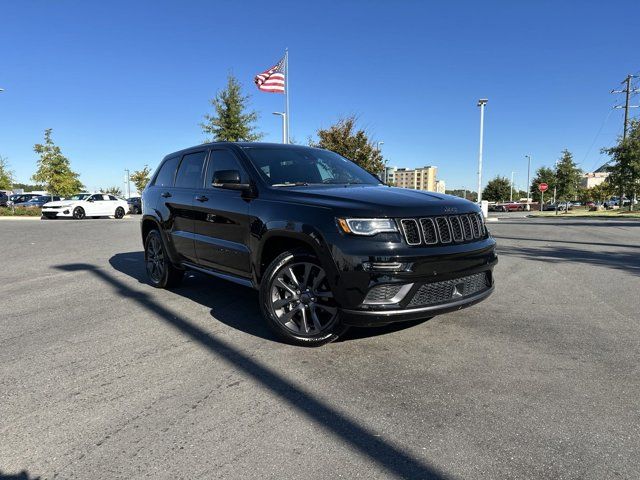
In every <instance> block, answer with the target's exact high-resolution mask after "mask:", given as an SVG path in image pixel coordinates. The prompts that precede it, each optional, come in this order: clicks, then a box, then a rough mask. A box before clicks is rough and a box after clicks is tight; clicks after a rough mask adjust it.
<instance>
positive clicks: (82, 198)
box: [67, 193, 91, 200]
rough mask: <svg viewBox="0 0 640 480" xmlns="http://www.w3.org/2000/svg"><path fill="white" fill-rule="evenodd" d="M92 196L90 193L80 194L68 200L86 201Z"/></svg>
mask: <svg viewBox="0 0 640 480" xmlns="http://www.w3.org/2000/svg"><path fill="white" fill-rule="evenodd" d="M89 196H91V194H90V193H78V194H77V195H73V196H71V197H69V198H67V200H84V199H85V198H87V197H89Z"/></svg>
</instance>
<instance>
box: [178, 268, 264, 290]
mask: <svg viewBox="0 0 640 480" xmlns="http://www.w3.org/2000/svg"><path fill="white" fill-rule="evenodd" d="M182 266H183V267H184V268H187V269H189V270H195V271H197V272H201V273H205V274H207V275H211V276H213V277H217V278H221V279H223V280H228V281H230V282H233V283H237V284H238V285H242V286H243V287H249V288H254V289H255V288H257V287H256V285H254V284H253V282H252V281H251V280H249V279H247V278H242V277H237V276H235V275H231V274H229V273H223V272H218V271H217V270H212V269H209V268H204V267H200V266H198V265H194V264H193V263H190V262H182Z"/></svg>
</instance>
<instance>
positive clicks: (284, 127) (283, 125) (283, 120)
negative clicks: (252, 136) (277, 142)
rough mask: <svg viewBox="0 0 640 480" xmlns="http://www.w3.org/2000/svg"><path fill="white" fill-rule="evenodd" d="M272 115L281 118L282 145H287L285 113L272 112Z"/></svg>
mask: <svg viewBox="0 0 640 480" xmlns="http://www.w3.org/2000/svg"><path fill="white" fill-rule="evenodd" d="M273 114H274V115H280V116H281V117H282V143H285V144H286V143H289V142H288V141H287V114H286V113H285V112H273Z"/></svg>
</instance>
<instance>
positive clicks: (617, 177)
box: [603, 120, 640, 210]
mask: <svg viewBox="0 0 640 480" xmlns="http://www.w3.org/2000/svg"><path fill="white" fill-rule="evenodd" d="M603 153H607V154H609V155H610V156H611V157H612V158H613V160H614V162H613V164H612V165H611V167H610V171H611V175H609V178H608V180H609V182H610V183H611V184H612V185H613V186H614V187H615V191H616V192H617V193H618V195H619V196H620V198H622V197H624V196H625V195H626V197H627V198H630V199H635V198H636V197H637V195H638V192H640V120H631V126H630V128H629V131H628V134H627V138H626V140H623V139H619V141H618V144H617V145H616V146H615V147H612V148H606V149H604V150H603ZM629 210H633V201H632V202H630V205H629Z"/></svg>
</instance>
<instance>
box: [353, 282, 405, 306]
mask: <svg viewBox="0 0 640 480" xmlns="http://www.w3.org/2000/svg"><path fill="white" fill-rule="evenodd" d="M411 287H413V283H386V284H384V285H376V286H375V287H373V288H372V289H371V290H369V293H367V296H366V297H365V299H364V301H363V302H362V303H363V305H387V304H388V305H391V304H394V303H398V302H400V301H402V299H403V298H404V297H405V295H406V294H407V293H409V290H411Z"/></svg>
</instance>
